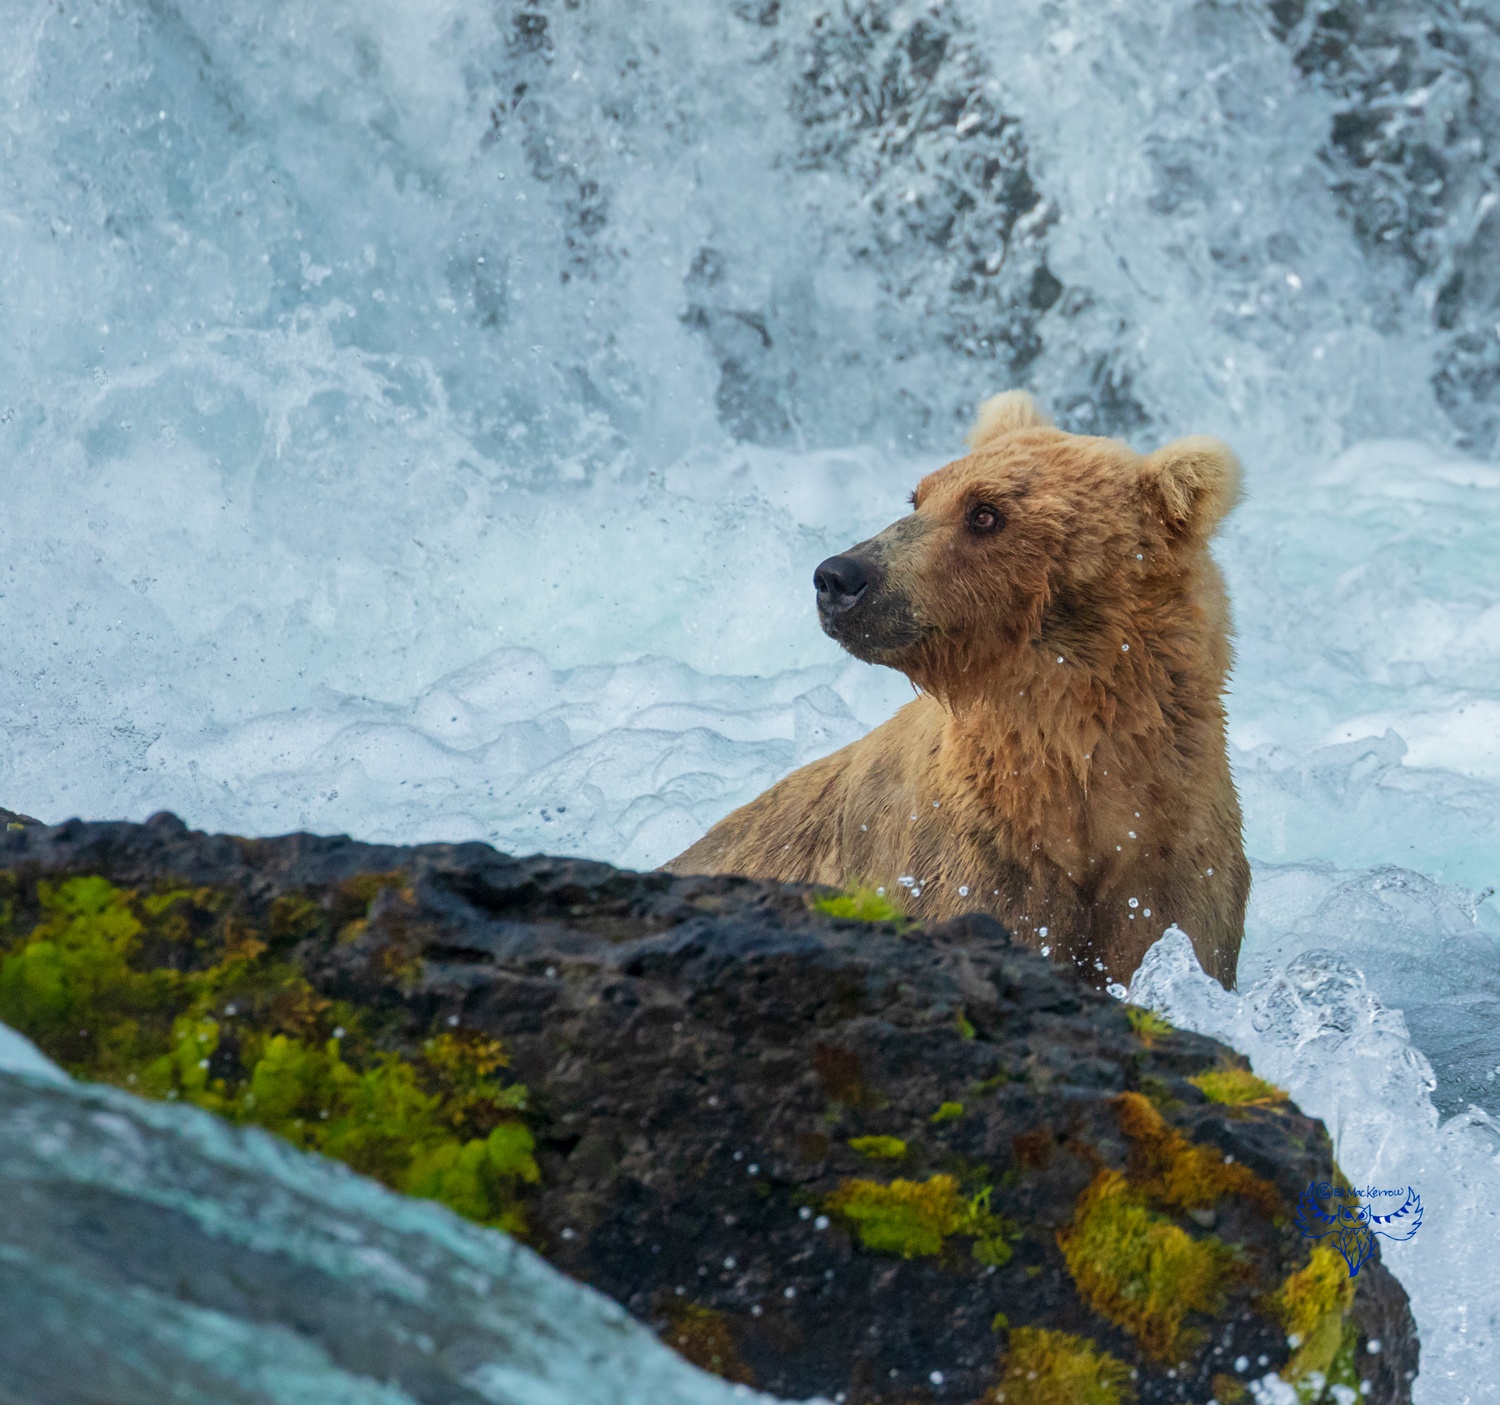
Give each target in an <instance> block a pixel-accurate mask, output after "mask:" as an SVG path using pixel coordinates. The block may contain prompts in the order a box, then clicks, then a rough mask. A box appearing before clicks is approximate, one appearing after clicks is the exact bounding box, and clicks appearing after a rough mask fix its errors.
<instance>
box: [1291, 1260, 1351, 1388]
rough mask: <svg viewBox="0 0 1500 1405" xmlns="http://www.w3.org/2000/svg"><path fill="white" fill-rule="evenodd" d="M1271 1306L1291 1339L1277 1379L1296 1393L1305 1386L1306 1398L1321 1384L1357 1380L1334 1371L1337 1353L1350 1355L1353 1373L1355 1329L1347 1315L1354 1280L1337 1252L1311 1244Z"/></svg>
mask: <svg viewBox="0 0 1500 1405" xmlns="http://www.w3.org/2000/svg"><path fill="white" fill-rule="evenodd" d="M1271 1301H1272V1307H1273V1308H1274V1310H1275V1313H1276V1317H1277V1320H1278V1321H1279V1322H1280V1323H1281V1325H1282V1327H1283V1328H1284V1329H1285V1330H1286V1334H1287V1340H1288V1342H1290V1343H1292V1359H1291V1360H1290V1361H1288V1362H1287V1364H1286V1366H1285V1367H1284V1368H1283V1369H1282V1372H1281V1374H1282V1377H1283V1378H1284V1379H1285V1380H1286V1381H1288V1382H1289V1383H1290V1384H1291V1385H1293V1386H1296V1387H1297V1388H1298V1389H1299V1391H1301V1390H1303V1389H1304V1388H1305V1389H1306V1390H1308V1391H1311V1392H1313V1393H1309V1394H1305V1395H1304V1398H1305V1399H1307V1400H1316V1399H1317V1398H1318V1397H1319V1395H1321V1394H1322V1391H1323V1387H1324V1385H1325V1384H1329V1383H1333V1384H1339V1385H1347V1384H1353V1385H1354V1387H1355V1388H1356V1389H1357V1388H1358V1385H1359V1382H1358V1380H1357V1379H1355V1380H1353V1381H1352V1382H1351V1381H1348V1380H1339V1379H1338V1378H1337V1376H1336V1375H1335V1368H1336V1362H1337V1359H1338V1357H1339V1355H1340V1352H1341V1351H1342V1350H1343V1348H1344V1347H1345V1346H1346V1338H1347V1339H1348V1344H1349V1350H1348V1351H1347V1352H1344V1354H1345V1355H1347V1356H1349V1358H1350V1359H1349V1362H1348V1365H1347V1369H1346V1371H1345V1372H1344V1374H1346V1375H1350V1374H1352V1372H1353V1348H1352V1342H1353V1339H1354V1328H1353V1325H1352V1324H1351V1323H1349V1322H1348V1321H1347V1320H1346V1319H1347V1315H1348V1312H1349V1309H1350V1308H1351V1307H1352V1306H1353V1305H1354V1280H1353V1279H1352V1278H1351V1277H1350V1276H1349V1267H1348V1265H1347V1264H1345V1262H1344V1260H1343V1258H1342V1257H1341V1256H1340V1254H1339V1252H1338V1251H1337V1250H1336V1249H1334V1248H1333V1247H1331V1246H1330V1245H1327V1244H1314V1245H1313V1247H1312V1251H1311V1253H1310V1254H1309V1255H1308V1260H1307V1263H1306V1264H1305V1265H1303V1267H1302V1268H1300V1269H1298V1270H1297V1271H1296V1272H1295V1273H1292V1274H1289V1275H1288V1276H1287V1277H1286V1278H1285V1279H1284V1280H1283V1281H1282V1283H1281V1286H1280V1287H1279V1288H1278V1289H1277V1290H1276V1293H1275V1295H1274V1297H1273V1298H1272V1300H1271Z"/></svg>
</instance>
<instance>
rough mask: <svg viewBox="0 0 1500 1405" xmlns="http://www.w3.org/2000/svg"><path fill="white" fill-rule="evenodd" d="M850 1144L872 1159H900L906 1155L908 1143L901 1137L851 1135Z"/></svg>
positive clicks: (862, 1154)
mask: <svg viewBox="0 0 1500 1405" xmlns="http://www.w3.org/2000/svg"><path fill="white" fill-rule="evenodd" d="M849 1145H850V1146H851V1147H852V1148H853V1149H854V1150H855V1151H857V1152H858V1153H859V1154H860V1155H861V1156H868V1157H869V1158H870V1160H872V1161H899V1160H900V1159H901V1158H902V1157H903V1156H905V1155H906V1143H905V1142H904V1141H902V1140H901V1138H900V1137H850V1138H849Z"/></svg>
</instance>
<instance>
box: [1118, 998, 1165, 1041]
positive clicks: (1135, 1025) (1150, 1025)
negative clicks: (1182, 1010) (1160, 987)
mask: <svg viewBox="0 0 1500 1405" xmlns="http://www.w3.org/2000/svg"><path fill="white" fill-rule="evenodd" d="M1125 1018H1126V1019H1127V1020H1129V1021H1130V1027H1131V1029H1133V1030H1134V1031H1135V1032H1136V1036H1137V1037H1138V1038H1139V1039H1140V1041H1141V1043H1142V1044H1144V1045H1145V1046H1146V1047H1147V1048H1148V1049H1149V1048H1150V1047H1151V1046H1152V1045H1153V1044H1155V1043H1156V1041H1157V1039H1159V1038H1160V1037H1161V1036H1162V1035H1164V1034H1170V1033H1171V1032H1172V1026H1171V1025H1170V1024H1169V1023H1168V1022H1167V1021H1166V1020H1165V1019H1164V1018H1163V1017H1162V1016H1161V1015H1158V1014H1157V1013H1156V1011H1155V1010H1148V1009H1147V1008H1146V1007H1145V1006H1144V1005H1127V1006H1126V1007H1125Z"/></svg>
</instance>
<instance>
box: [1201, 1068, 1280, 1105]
mask: <svg viewBox="0 0 1500 1405" xmlns="http://www.w3.org/2000/svg"><path fill="white" fill-rule="evenodd" d="M1188 1082H1189V1083H1191V1084H1192V1085H1193V1086H1194V1087H1195V1088H1199V1089H1201V1090H1202V1092H1203V1093H1204V1094H1205V1095H1206V1096H1207V1097H1208V1100H1209V1101H1210V1102H1215V1103H1227V1104H1228V1105H1229V1106H1231V1107H1274V1106H1275V1105H1276V1104H1277V1103H1284V1102H1286V1101H1287V1095H1286V1093H1284V1092H1283V1091H1282V1090H1281V1089H1280V1088H1278V1087H1277V1086H1276V1085H1275V1084H1274V1083H1267V1082H1266V1080H1265V1079H1264V1078H1257V1077H1256V1076H1255V1075H1254V1074H1253V1073H1251V1072H1250V1070H1249V1069H1248V1068H1211V1069H1208V1070H1207V1071H1206V1072H1204V1073H1195V1074H1194V1075H1193V1076H1192V1077H1191V1078H1189V1079H1188Z"/></svg>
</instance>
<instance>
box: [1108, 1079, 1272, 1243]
mask: <svg viewBox="0 0 1500 1405" xmlns="http://www.w3.org/2000/svg"><path fill="white" fill-rule="evenodd" d="M1115 1107H1116V1110H1117V1112H1118V1113H1119V1117H1120V1126H1121V1129H1122V1130H1123V1131H1124V1133H1125V1135H1126V1137H1127V1138H1129V1141H1130V1180H1131V1183H1132V1184H1133V1185H1134V1186H1135V1187H1136V1188H1137V1189H1139V1190H1140V1191H1142V1192H1144V1193H1145V1194H1146V1195H1147V1196H1149V1197H1150V1198H1151V1199H1153V1200H1155V1201H1158V1202H1159V1203H1160V1204H1163V1205H1169V1206H1171V1207H1172V1208H1173V1209H1174V1210H1206V1209H1209V1208H1210V1207H1211V1206H1212V1205H1213V1204H1214V1202H1215V1201H1217V1200H1219V1199H1220V1198H1221V1197H1223V1196H1225V1195H1238V1196H1240V1197H1242V1198H1243V1199H1246V1200H1249V1201H1252V1202H1253V1203H1254V1204H1256V1205H1258V1206H1259V1207H1260V1208H1261V1210H1263V1211H1264V1212H1265V1213H1266V1214H1267V1215H1268V1216H1270V1217H1272V1218H1274V1217H1275V1216H1277V1215H1279V1214H1280V1213H1281V1210H1282V1203H1281V1197H1280V1195H1278V1194H1277V1191H1276V1188H1275V1186H1273V1185H1272V1184H1271V1183H1270V1182H1269V1181H1266V1180H1262V1179H1261V1177H1259V1176H1257V1175H1256V1174H1255V1172H1253V1171H1252V1170H1251V1169H1250V1168H1249V1167H1248V1166H1242V1165H1241V1164H1240V1163H1239V1162H1238V1161H1226V1160H1225V1159H1224V1153H1223V1152H1221V1151H1220V1150H1219V1149H1218V1148H1217V1147H1210V1146H1198V1145H1196V1144H1195V1143H1193V1142H1190V1141H1189V1140H1188V1139H1187V1138H1186V1137H1185V1136H1183V1134H1182V1133H1181V1132H1179V1131H1178V1130H1177V1129H1176V1128H1175V1127H1171V1126H1169V1125H1168V1124H1167V1122H1166V1121H1165V1120H1164V1119H1163V1117H1162V1115H1161V1113H1160V1112H1158V1111H1157V1109H1156V1107H1155V1106H1154V1105H1153V1104H1152V1102H1151V1100H1150V1099H1149V1098H1146V1097H1143V1096H1142V1095H1141V1094H1140V1093H1122V1094H1120V1096H1119V1097H1118V1098H1116V1099H1115Z"/></svg>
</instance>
